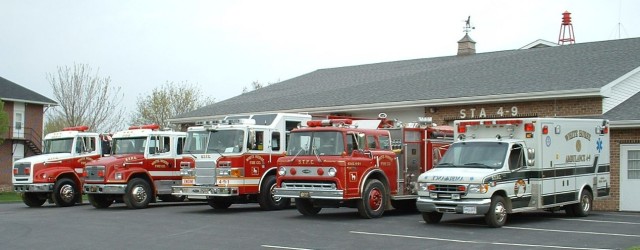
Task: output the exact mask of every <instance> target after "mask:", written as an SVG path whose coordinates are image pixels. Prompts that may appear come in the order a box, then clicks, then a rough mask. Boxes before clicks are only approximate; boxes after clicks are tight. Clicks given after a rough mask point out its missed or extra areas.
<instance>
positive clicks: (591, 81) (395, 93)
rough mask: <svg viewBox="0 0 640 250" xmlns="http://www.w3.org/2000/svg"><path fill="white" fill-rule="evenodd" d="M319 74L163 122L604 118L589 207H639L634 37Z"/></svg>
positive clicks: (468, 48) (463, 52) (466, 42)
mask: <svg viewBox="0 0 640 250" xmlns="http://www.w3.org/2000/svg"><path fill="white" fill-rule="evenodd" d="M458 44H459V46H458V53H457V55H454V56H446V57H437V58H424V59H414V60H405V61H394V62H382V63H372V64H366V65H356V66H347V67H338V68H329V69H320V70H316V71H314V72H311V73H308V74H305V75H301V76H298V77H295V78H292V79H289V80H286V81H283V82H279V83H276V84H272V85H269V86H266V87H264V88H260V89H257V90H254V91H251V92H249V93H245V94H242V95H239V96H236V97H233V98H230V99H227V100H224V101H221V102H218V103H215V104H212V105H210V106H206V107H203V108H200V109H197V110H194V111H192V112H188V113H185V114H182V115H179V116H177V117H174V118H172V119H171V122H172V123H175V124H184V125H191V124H194V123H195V122H196V121H201V120H211V119H220V118H222V117H224V116H225V115H228V114H253V113H266V112H306V113H309V114H312V115H318V116H324V115H329V114H337V115H348V116H358V117H377V116H378V114H380V113H386V114H387V116H388V118H396V119H398V120H399V121H402V122H412V121H417V120H418V117H432V119H433V121H434V122H435V123H437V124H452V122H453V121H454V120H456V119H469V118H497V117H577V118H579V117H584V118H606V119H609V120H610V121H611V145H610V147H611V148H610V152H611V182H612V183H611V188H612V190H611V196H610V198H608V199H606V200H597V201H596V202H595V203H594V206H595V209H596V210H608V211H640V192H637V189H638V188H639V187H640V109H638V107H640V93H639V92H640V38H630V39H620V40H611V41H601V42H589V43H578V44H571V45H562V46H554V45H553V44H552V43H548V42H544V41H543V42H535V43H532V44H530V45H527V46H525V47H523V48H520V49H516V50H506V51H496V52H488V53H475V42H474V41H473V40H472V39H471V38H470V37H468V36H467V35H465V37H464V38H463V39H461V40H460V41H459V42H458Z"/></svg>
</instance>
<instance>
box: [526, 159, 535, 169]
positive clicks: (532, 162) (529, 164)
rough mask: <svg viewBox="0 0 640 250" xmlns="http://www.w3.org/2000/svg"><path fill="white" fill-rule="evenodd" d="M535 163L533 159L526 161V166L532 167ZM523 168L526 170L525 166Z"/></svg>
mask: <svg viewBox="0 0 640 250" xmlns="http://www.w3.org/2000/svg"><path fill="white" fill-rule="evenodd" d="M535 163H536V160H534V159H529V160H527V166H533V165H534V164H535ZM525 168H526V166H525Z"/></svg>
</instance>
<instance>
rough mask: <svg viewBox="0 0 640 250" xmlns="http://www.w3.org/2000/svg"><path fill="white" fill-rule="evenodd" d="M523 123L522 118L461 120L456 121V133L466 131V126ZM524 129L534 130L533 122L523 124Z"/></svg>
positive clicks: (516, 124)
mask: <svg viewBox="0 0 640 250" xmlns="http://www.w3.org/2000/svg"><path fill="white" fill-rule="evenodd" d="M522 123H524V122H523V121H522V120H517V119H498V120H485V121H462V122H459V123H458V133H461V134H462V133H466V132H467V127H468V126H479V125H485V126H491V125H515V126H518V125H520V124H522ZM524 130H525V131H527V132H533V131H535V126H534V124H533V123H526V124H524Z"/></svg>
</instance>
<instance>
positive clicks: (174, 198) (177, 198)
mask: <svg viewBox="0 0 640 250" xmlns="http://www.w3.org/2000/svg"><path fill="white" fill-rule="evenodd" d="M158 198H160V200H161V201H164V202H181V201H184V199H186V198H187V197H186V196H184V195H180V196H178V195H172V194H163V195H158Z"/></svg>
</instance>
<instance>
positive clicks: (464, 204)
mask: <svg viewBox="0 0 640 250" xmlns="http://www.w3.org/2000/svg"><path fill="white" fill-rule="evenodd" d="M490 206H491V199H461V200H450V199H437V200H436V199H431V198H429V197H425V196H420V197H418V200H417V201H416V207H417V208H418V211H420V212H439V213H457V214H486V213H487V212H489V207H490ZM471 211H474V212H471Z"/></svg>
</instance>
